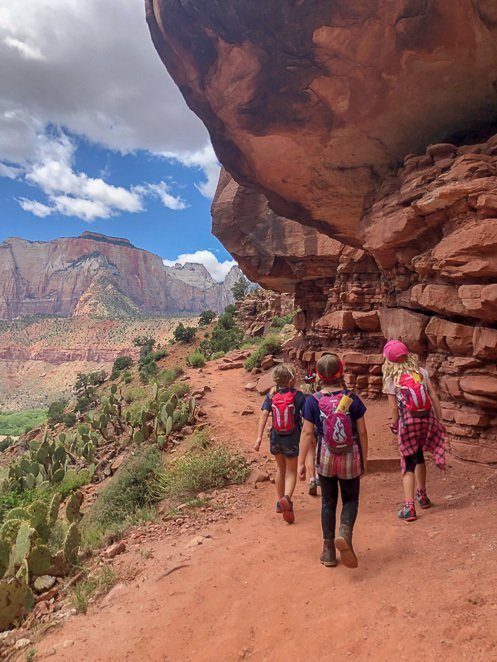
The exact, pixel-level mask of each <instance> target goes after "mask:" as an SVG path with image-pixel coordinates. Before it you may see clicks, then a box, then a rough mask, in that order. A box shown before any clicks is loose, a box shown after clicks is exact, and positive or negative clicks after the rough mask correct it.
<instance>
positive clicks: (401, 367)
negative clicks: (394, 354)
mask: <svg viewBox="0 0 497 662" xmlns="http://www.w3.org/2000/svg"><path fill="white" fill-rule="evenodd" d="M382 371H383V383H385V381H386V380H387V379H391V380H392V381H393V383H394V384H395V385H396V386H398V384H399V382H400V378H401V376H402V373H404V372H419V359H418V357H417V356H416V354H408V355H407V358H406V360H405V361H402V362H401V363H394V362H393V361H389V360H388V359H385V361H384V362H383V366H382Z"/></svg>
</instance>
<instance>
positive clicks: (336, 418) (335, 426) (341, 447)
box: [314, 391, 354, 455]
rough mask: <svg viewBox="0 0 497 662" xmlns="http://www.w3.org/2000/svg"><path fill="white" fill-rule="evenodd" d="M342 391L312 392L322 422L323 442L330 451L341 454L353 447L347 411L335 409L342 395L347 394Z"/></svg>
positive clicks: (350, 422)
mask: <svg viewBox="0 0 497 662" xmlns="http://www.w3.org/2000/svg"><path fill="white" fill-rule="evenodd" d="M349 393H350V391H344V392H341V393H337V394H335V395H333V394H331V393H323V392H320V393H314V397H315V398H316V400H317V401H318V405H319V413H320V416H321V420H322V422H323V440H322V441H323V444H325V446H327V447H328V450H329V451H330V453H334V454H335V455H341V454H342V453H350V452H351V451H352V450H353V448H354V431H353V428H352V419H351V418H350V414H349V413H345V412H343V411H336V408H337V407H338V403H339V402H340V400H341V399H342V395H344V394H345V395H349Z"/></svg>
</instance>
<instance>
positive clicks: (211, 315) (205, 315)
mask: <svg viewBox="0 0 497 662" xmlns="http://www.w3.org/2000/svg"><path fill="white" fill-rule="evenodd" d="M215 319H216V313H215V312H214V311H213V310H204V311H203V312H202V313H200V319H199V321H198V323H199V325H200V326H207V325H208V324H210V323H211V322H212V321H213V320H215Z"/></svg>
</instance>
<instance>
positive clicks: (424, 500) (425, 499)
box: [416, 490, 433, 510]
mask: <svg viewBox="0 0 497 662" xmlns="http://www.w3.org/2000/svg"><path fill="white" fill-rule="evenodd" d="M416 499H417V502H418V503H419V505H420V506H421V508H423V510H426V509H427V508H431V507H432V506H433V504H432V502H431V500H430V498H429V496H428V495H427V494H426V490H417V492H416Z"/></svg>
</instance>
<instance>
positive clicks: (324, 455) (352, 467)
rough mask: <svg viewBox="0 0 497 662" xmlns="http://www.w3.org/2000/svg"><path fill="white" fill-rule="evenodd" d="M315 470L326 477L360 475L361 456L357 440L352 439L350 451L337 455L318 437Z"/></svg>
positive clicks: (346, 478)
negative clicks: (352, 444)
mask: <svg viewBox="0 0 497 662" xmlns="http://www.w3.org/2000/svg"><path fill="white" fill-rule="evenodd" d="M316 471H317V472H318V474H321V476H327V477H328V478H333V477H334V476H337V477H338V478H342V479H345V480H350V479H351V478H357V477H358V476H360V475H361V474H362V458H361V450H360V448H359V445H358V442H357V440H355V441H354V446H353V448H352V451H350V452H349V453H341V454H340V455H338V454H337V453H332V452H331V451H330V449H329V448H328V446H327V445H326V444H324V443H323V440H322V437H320V438H318V443H317V447H316Z"/></svg>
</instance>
